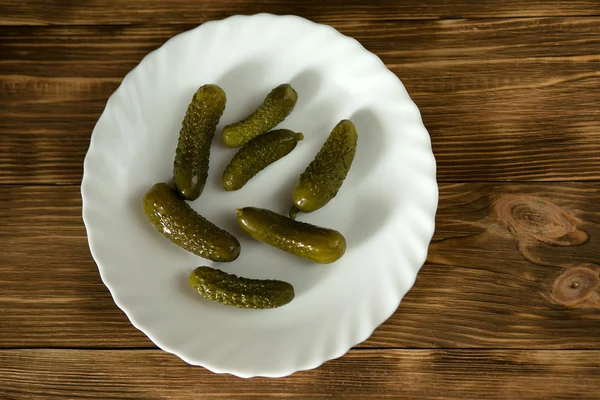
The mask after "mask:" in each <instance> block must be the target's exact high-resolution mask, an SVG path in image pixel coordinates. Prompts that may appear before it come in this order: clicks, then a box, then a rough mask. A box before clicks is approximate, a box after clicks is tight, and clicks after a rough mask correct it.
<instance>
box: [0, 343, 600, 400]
mask: <svg viewBox="0 0 600 400" xmlns="http://www.w3.org/2000/svg"><path fill="white" fill-rule="evenodd" d="M598 368H600V351H598V350H589V351H579V350H571V351H564V350H559V351H556V350H555V351H545V350H521V351H515V350H508V351H500V350H479V351H473V350H353V351H350V352H349V353H348V354H347V355H346V356H345V357H342V358H341V359H338V360H334V361H330V362H328V363H326V364H324V365H323V366H322V367H321V368H319V369H316V370H312V371H303V372H298V373H296V374H294V375H292V376H290V377H287V378H281V379H277V380H273V379H269V378H254V379H247V380H243V379H238V378H235V377H232V376H224V375H215V374H212V373H210V372H208V371H206V370H203V369H200V368H194V367H191V366H189V365H187V364H185V363H184V362H183V361H181V360H179V359H178V358H177V357H175V356H172V355H170V354H167V353H165V352H162V351H158V350H148V351H139V350H138V351H131V350H123V351H119V352H115V351H106V350H97V351H91V350H4V351H1V350H0V398H2V399H7V400H16V399H19V400H24V399H38V398H41V397H47V398H64V399H98V398H110V399H145V400H154V399H167V398H168V399H181V400H189V399H261V398H264V397H266V396H269V397H271V398H275V399H288V398H293V399H325V398H327V399H331V398H340V399H356V400H359V399H360V400H362V399H391V398H394V399H419V400H441V399H448V398H456V399H472V400H481V399H519V400H528V399H539V400H547V399H549V398H556V399H569V398H574V399H581V400H584V399H589V400H597V399H598V393H597V391H595V388H597V387H598V386H597V385H598V384H597V372H598ZM24 372H26V373H24ZM132 376H135V377H136V381H135V385H132V384H131V377H132ZM66 377H69V379H73V381H69V380H68V379H65V378H66ZM79 388H85V390H77V389H79ZM548 388H552V393H549V390H548ZM332 394H333V396H332ZM549 395H550V396H552V397H550V396H549Z"/></svg>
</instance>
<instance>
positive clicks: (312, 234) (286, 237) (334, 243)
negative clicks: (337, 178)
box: [237, 207, 346, 264]
mask: <svg viewBox="0 0 600 400" xmlns="http://www.w3.org/2000/svg"><path fill="white" fill-rule="evenodd" d="M237 217H238V222H239V224H240V226H241V227H242V229H244V231H246V233H248V234H249V235H250V236H252V237H253V238H254V239H256V240H259V241H261V242H264V243H266V244H268V245H271V246H273V247H276V248H278V249H280V250H283V251H287V252H288V253H291V254H294V255H296V256H298V257H302V258H306V259H309V260H311V261H314V262H316V263H320V264H330V263H332V262H335V261H337V260H339V259H340V258H341V257H342V256H343V255H344V253H345V252H346V239H345V238H344V236H343V235H342V234H341V233H339V232H338V231H335V230H333V229H327V228H322V227H319V226H316V225H311V224H307V223H304V222H299V221H295V220H293V219H292V218H288V217H286V216H283V215H280V214H277V213H275V212H273V211H270V210H266V209H263V208H256V207H245V208H242V209H238V210H237Z"/></svg>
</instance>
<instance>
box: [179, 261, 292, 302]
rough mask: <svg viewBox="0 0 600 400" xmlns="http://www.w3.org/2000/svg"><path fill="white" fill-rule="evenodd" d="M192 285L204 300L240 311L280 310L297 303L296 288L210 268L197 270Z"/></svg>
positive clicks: (194, 272) (287, 284)
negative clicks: (293, 302)
mask: <svg viewBox="0 0 600 400" xmlns="http://www.w3.org/2000/svg"><path fill="white" fill-rule="evenodd" d="M190 285H191V286H192V287H193V288H194V289H195V290H196V291H197V292H198V293H200V294H201V295H202V296H203V297H205V298H207V299H210V300H214V301H217V302H219V303H221V304H224V305H227V306H233V307H238V308H258V309H266V308H277V307H281V306H284V305H286V304H288V303H289V302H290V301H292V300H293V299H294V287H293V286H292V285H291V284H289V283H287V282H284V281H278V280H273V279H248V278H241V277H238V276H236V275H233V274H228V273H226V272H223V271H220V270H218V269H214V268H209V267H198V268H196V269H195V270H194V271H193V272H192V273H191V275H190Z"/></svg>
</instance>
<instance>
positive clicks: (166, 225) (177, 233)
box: [144, 183, 240, 262]
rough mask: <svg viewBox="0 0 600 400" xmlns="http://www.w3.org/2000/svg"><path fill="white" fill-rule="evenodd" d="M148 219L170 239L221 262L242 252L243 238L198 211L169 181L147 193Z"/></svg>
mask: <svg viewBox="0 0 600 400" xmlns="http://www.w3.org/2000/svg"><path fill="white" fill-rule="evenodd" d="M144 212H145V213H146V217H148V220H150V222H152V224H154V226H155V227H156V229H157V230H158V231H159V232H160V233H162V234H163V235H164V236H165V237H166V238H167V239H169V240H170V241H172V242H173V243H175V244H176V245H178V246H180V247H182V248H184V249H185V250H187V251H190V252H192V253H194V254H196V255H198V256H200V257H203V258H206V259H209V260H212V261H220V262H229V261H233V260H235V259H236V258H238V256H239V255H240V242H239V241H238V240H237V239H236V238H235V237H234V236H233V235H231V234H230V233H228V232H226V231H224V230H223V229H221V228H219V227H217V226H216V225H214V224H213V223H212V222H210V221H208V220H207V219H206V218H204V217H203V216H201V215H200V214H198V213H197V212H196V211H194V210H193V209H192V208H191V207H190V206H189V205H188V204H187V203H186V202H185V201H184V200H182V199H181V198H180V197H179V196H178V195H177V193H175V191H174V190H173V189H172V188H171V187H170V186H169V185H168V184H166V183H157V184H156V185H154V186H153V187H152V188H151V189H150V190H149V191H148V192H147V193H146V195H145V196H144Z"/></svg>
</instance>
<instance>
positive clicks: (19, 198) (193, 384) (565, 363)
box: [0, 0, 600, 400]
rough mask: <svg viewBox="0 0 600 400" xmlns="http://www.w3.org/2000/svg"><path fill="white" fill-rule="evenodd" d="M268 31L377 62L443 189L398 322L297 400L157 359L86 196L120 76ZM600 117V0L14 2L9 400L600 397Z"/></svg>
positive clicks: (6, 28) (298, 393)
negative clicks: (210, 27) (316, 26)
mask: <svg viewBox="0 0 600 400" xmlns="http://www.w3.org/2000/svg"><path fill="white" fill-rule="evenodd" d="M259 11H267V12H274V13H293V14H298V15H302V16H305V17H308V18H310V19H313V20H315V21H318V22H323V23H328V24H330V25H332V26H334V27H335V28H337V29H338V30H340V31H341V32H342V33H344V34H347V35H350V36H353V37H355V38H357V39H358V40H359V41H361V43H362V44H363V45H364V46H365V47H366V48H367V49H369V50H371V51H373V52H374V53H376V54H377V55H379V56H380V57H381V59H382V60H383V61H384V62H385V63H386V65H387V66H388V67H389V68H390V69H391V70H392V71H393V72H395V73H396V74H397V75H398V76H399V77H400V78H401V79H402V81H403V83H404V84H405V86H406V87H407V89H408V91H409V93H410V94H411V96H412V97H413V99H414V100H415V102H416V103H417V105H419V108H420V109H421V112H422V115H423V120H424V123H425V125H426V126H427V128H428V130H429V132H430V134H431V138H432V142H433V148H434V153H435V155H436V158H437V160H438V178H439V181H440V205H439V210H438V214H437V218H436V223H437V228H436V233H435V235H434V239H433V242H432V244H431V246H430V251H429V256H428V260H427V263H426V264H425V266H424V267H423V269H422V270H421V272H420V273H419V276H418V278H417V281H416V283H415V286H414V287H413V289H412V290H411V291H410V292H409V294H408V295H407V296H406V297H405V298H404V300H403V302H402V304H401V306H400V307H399V309H398V310H397V311H396V313H395V314H394V315H393V316H392V317H391V318H390V319H389V320H388V321H387V322H386V323H384V324H383V325H382V326H381V327H379V328H378V329H377V330H376V331H375V333H374V334H373V335H372V336H371V338H369V339H368V340H367V341H366V342H364V343H361V344H359V345H358V346H357V347H356V348H355V349H354V350H352V351H351V352H350V353H348V354H347V355H346V356H344V357H342V358H341V359H338V360H335V361H331V362H328V363H326V364H325V365H324V366H322V367H321V368H319V369H317V370H314V371H307V372H300V373H297V374H294V375H293V376H291V377H288V378H285V379H282V380H269V379H252V380H241V379H237V378H235V377H231V376H223V375H214V374H211V373H209V372H208V371H206V370H203V369H202V368H194V367H190V366H187V365H186V364H184V363H183V362H181V361H180V360H179V359H177V358H176V357H174V356H172V355H169V354H166V353H164V352H161V351H159V350H156V348H155V346H154V345H153V344H152V343H151V342H150V341H149V340H148V339H147V338H146V337H145V336H144V335H143V334H142V333H140V332H139V331H137V330H136V329H135V328H133V327H132V326H131V325H130V324H129V322H128V321H127V319H126V317H125V316H124V314H123V313H122V312H121V311H120V310H119V309H118V308H117V307H116V306H115V305H114V303H113V302H112V299H111V297H110V294H109V293H108V291H107V289H106V288H105V287H104V286H103V285H102V282H101V280H100V277H99V275H98V272H97V268H96V266H95V264H94V262H93V260H92V258H91V256H90V254H89V250H88V247H87V240H86V236H85V229H84V227H83V224H82V220H81V198H80V194H79V182H80V180H81V174H82V161H83V157H84V155H85V152H86V150H87V146H88V144H89V138H90V133H91V130H92V129H93V126H94V123H95V121H96V120H97V118H98V116H99V115H100V113H101V112H102V109H103V107H104V104H105V103H106V100H107V98H108V97H109V96H110V94H111V93H112V92H113V91H114V90H115V89H116V88H117V87H118V85H119V84H120V82H121V80H122V78H123V76H124V75H125V74H126V73H127V72H128V71H129V70H131V69H132V68H133V67H135V65H136V64H137V63H138V62H139V61H140V60H141V59H142V57H143V56H144V55H145V54H146V53H148V52H149V51H151V50H153V49H156V48H157V47H159V46H160V45H161V44H162V43H164V41H165V40H167V39H168V38H170V37H171V36H173V35H175V34H177V33H180V32H183V31H185V30H187V29H190V28H193V27H194V26H196V25H197V24H199V23H202V22H204V21H207V20H210V19H215V18H223V17H226V16H228V15H231V14H236V13H254V12H259ZM49 25H53V26H49ZM598 104H600V2H598V1H596V0H591V1H585V0H575V1H535V0H527V1H521V2H505V1H498V0H483V1H477V2H476V1H466V0H463V1H454V2H448V1H442V0H439V1H437V0H434V1H422V0H420V1H419V0H410V1H404V2H400V1H391V0H389V1H386V0H379V1H375V2H373V3H369V2H363V1H358V0H350V1H348V0H346V1H339V0H334V1H330V2H322V1H319V2H317V1H314V0H307V1H300V0H293V1H285V2H284V1H281V0H264V1H260V2H250V1H247V0H245V1H240V0H237V1H236V0H227V1H225V0H219V1H217V0H213V1H196V2H193V1H187V0H186V1H183V0H165V1H162V2H158V1H139V0H130V1H123V0H119V1H117V0H104V1H101V0H90V1H82V2H74V1H66V0H60V1H59V0H55V1H41V0H26V1H12V0H7V1H4V2H2V4H0V221H1V223H0V316H1V317H0V399H2V400H4V399H10V400H13V399H38V398H107V399H118V398H123V399H132V398H135V399H167V398H174V399H191V398H198V399H215V398H227V399H236V398H240V399H250V398H267V397H270V398H277V399H279V398H302V399H311V398H340V399H349V398H355V399H365V398H381V399H384V398H385V399H387V398H402V399H404V398H413V399H483V398H489V399H496V398H497V399H511V400H513V399H553V398H555V399H598V398H600V380H599V379H598V374H599V373H600V361H599V360H600V357H599V356H600V286H599V285H600V239H599V237H600V172H599V171H600V108H599V107H598Z"/></svg>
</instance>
